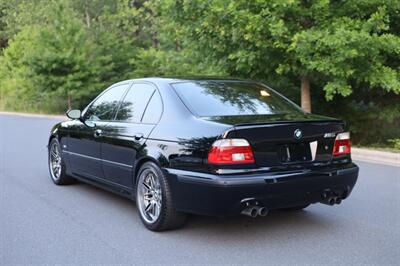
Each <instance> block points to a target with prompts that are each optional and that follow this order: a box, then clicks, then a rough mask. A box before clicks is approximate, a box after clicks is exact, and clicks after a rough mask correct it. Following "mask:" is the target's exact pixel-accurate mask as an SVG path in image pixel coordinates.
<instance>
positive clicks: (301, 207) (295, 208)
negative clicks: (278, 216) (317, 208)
mask: <svg viewBox="0 0 400 266" xmlns="http://www.w3.org/2000/svg"><path fill="white" fill-rule="evenodd" d="M308 206H310V204H305V205H299V206H294V207H289V208H283V209H281V210H282V211H301V210H304V209H305V208H307V207H308Z"/></svg>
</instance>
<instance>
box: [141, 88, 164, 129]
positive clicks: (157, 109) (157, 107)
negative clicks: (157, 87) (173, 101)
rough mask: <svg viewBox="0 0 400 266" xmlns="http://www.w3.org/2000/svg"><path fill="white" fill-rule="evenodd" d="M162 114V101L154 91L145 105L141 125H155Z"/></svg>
mask: <svg viewBox="0 0 400 266" xmlns="http://www.w3.org/2000/svg"><path fill="white" fill-rule="evenodd" d="M161 114H162V101H161V96H160V94H159V93H158V92H157V91H156V92H155V93H154V94H153V96H152V97H151V99H150V102H149V104H148V105H147V108H146V111H145V113H144V115H143V118H142V123H146V124H156V123H157V122H158V120H159V119H160V116H161Z"/></svg>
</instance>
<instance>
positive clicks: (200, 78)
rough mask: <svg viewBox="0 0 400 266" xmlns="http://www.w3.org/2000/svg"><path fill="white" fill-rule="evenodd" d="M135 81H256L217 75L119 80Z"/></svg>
mask: <svg viewBox="0 0 400 266" xmlns="http://www.w3.org/2000/svg"><path fill="white" fill-rule="evenodd" d="M126 81H130V82H132V81H133V82H135V81H147V82H154V83H176V82H185V81H239V82H257V81H254V80H245V79H239V78H232V77H219V76H176V77H146V78H137V79H130V80H125V81H121V82H118V83H122V82H126Z"/></svg>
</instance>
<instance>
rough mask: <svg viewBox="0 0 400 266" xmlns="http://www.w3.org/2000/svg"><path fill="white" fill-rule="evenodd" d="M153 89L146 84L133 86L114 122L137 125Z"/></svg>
mask: <svg viewBox="0 0 400 266" xmlns="http://www.w3.org/2000/svg"><path fill="white" fill-rule="evenodd" d="M154 91H155V88H154V87H153V86H151V85H148V84H133V86H132V87H131V88H130V89H129V91H128V93H127V94H126V96H125V98H124V100H123V102H122V103H121V106H120V107H119V109H118V113H117V117H116V120H118V121H126V122H135V123H138V122H140V120H141V119H142V115H143V112H144V109H145V108H146V106H147V103H148V102H149V99H150V97H151V96H152V95H153V93H154Z"/></svg>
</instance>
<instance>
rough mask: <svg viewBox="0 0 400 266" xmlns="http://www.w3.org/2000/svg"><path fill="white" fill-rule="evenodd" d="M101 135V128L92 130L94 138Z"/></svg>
mask: <svg viewBox="0 0 400 266" xmlns="http://www.w3.org/2000/svg"><path fill="white" fill-rule="evenodd" d="M101 135H103V130H101V129H96V130H95V131H94V137H95V138H98V137H101Z"/></svg>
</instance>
